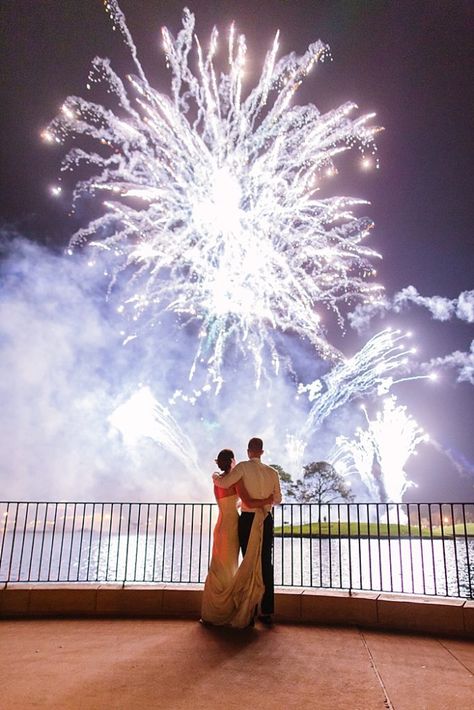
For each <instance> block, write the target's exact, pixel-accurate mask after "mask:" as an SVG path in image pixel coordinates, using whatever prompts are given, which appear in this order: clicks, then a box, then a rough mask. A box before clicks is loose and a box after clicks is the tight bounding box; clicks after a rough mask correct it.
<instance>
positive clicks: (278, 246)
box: [43, 2, 381, 387]
mask: <svg viewBox="0 0 474 710" xmlns="http://www.w3.org/2000/svg"><path fill="white" fill-rule="evenodd" d="M106 8H107V10H108V12H109V14H110V15H111V17H112V20H113V22H114V25H115V26H116V27H117V28H118V29H119V30H120V32H121V34H122V36H123V38H124V40H125V42H126V44H127V45H128V46H129V48H130V50H131V55H132V58H133V61H134V64H135V67H136V70H137V72H138V73H137V75H133V76H132V75H129V76H128V77H127V82H126V83H127V86H126V83H125V82H124V81H123V80H122V79H121V78H120V77H119V76H118V75H117V74H116V73H115V72H114V71H113V69H112V68H111V65H110V61H109V60H108V59H100V58H96V59H95V60H94V62H93V68H92V70H91V75H90V78H89V84H88V88H89V89H92V88H93V85H94V84H95V83H102V84H103V85H105V86H106V88H107V91H108V93H109V94H110V95H111V98H113V99H114V100H115V101H116V107H115V109H114V110H112V109H111V108H107V107H105V106H103V105H101V104H99V103H93V102H92V101H89V100H86V99H83V98H80V97H75V96H72V97H69V98H68V99H67V100H66V101H65V102H64V105H63V107H62V111H61V113H60V115H59V116H58V117H57V118H55V119H54V120H53V121H52V123H51V124H50V126H49V127H48V128H47V129H46V131H45V132H44V134H43V135H44V138H45V140H47V141H50V142H59V143H63V142H65V141H68V140H69V139H70V138H71V137H74V138H77V139H80V141H81V142H82V143H83V144H84V145H90V144H91V141H92V143H93V144H94V146H95V147H94V148H93V149H90V150H86V149H85V148H73V149H72V150H70V152H69V153H68V154H67V156H66V157H65V159H64V161H63V166H62V167H63V169H64V170H75V169H76V168H77V166H79V165H82V164H84V163H85V164H86V165H87V166H89V169H90V170H91V172H92V176H91V177H89V178H86V179H83V180H81V181H80V182H78V183H77V184H76V187H75V190H74V200H75V201H78V200H80V199H81V198H83V197H84V196H93V197H95V198H97V197H101V198H103V204H104V209H103V213H102V214H101V215H100V216H99V217H98V218H96V219H94V220H93V221H91V222H90V224H88V225H87V226H86V227H84V228H82V229H80V230H79V231H78V232H77V233H76V234H75V235H74V237H73V239H72V243H71V246H76V245H84V244H85V243H91V244H93V245H94V246H96V247H97V248H100V249H102V250H104V251H105V252H107V258H108V263H109V267H108V268H109V269H110V273H111V275H112V276H111V289H112V288H113V287H114V284H116V281H117V278H118V277H119V274H120V273H121V272H123V271H124V270H127V277H128V275H129V274H130V278H129V279H128V288H127V294H126V296H125V297H124V303H123V305H122V307H121V310H122V311H123V312H124V314H125V315H126V314H128V315H129V316H130V324H131V326H130V328H131V330H130V332H129V334H128V337H133V336H134V335H135V333H136V332H138V330H139V329H140V328H142V327H145V326H150V325H154V324H157V323H158V324H159V323H160V319H161V318H162V317H163V314H164V313H165V312H172V313H174V314H175V316H176V318H177V321H178V322H179V323H181V324H182V325H185V324H187V323H190V322H194V323H196V324H198V326H199V327H198V328H197V332H198V337H197V344H196V351H195V357H194V363H193V365H192V367H191V376H192V375H193V373H194V371H195V368H196V365H197V364H198V363H202V364H203V365H204V367H205V368H206V370H207V372H208V376H209V377H210V379H211V380H212V381H213V382H214V383H216V385H217V387H219V386H220V383H221V382H222V379H223V359H224V356H225V353H226V352H227V350H228V348H229V346H231V345H232V346H234V347H237V348H240V349H241V350H242V352H244V353H245V354H246V355H250V356H251V358H252V360H253V362H254V364H255V370H256V377H257V381H259V379H260V377H261V374H262V372H263V371H264V370H265V364H264V363H265V362H270V363H271V366H272V367H273V369H275V371H277V370H278V368H279V365H280V362H281V355H280V354H279V353H278V351H277V346H276V343H275V339H274V335H273V334H274V333H275V332H293V333H295V334H296V335H297V336H299V337H304V338H306V339H308V340H309V341H310V343H311V344H312V346H313V347H314V348H315V349H316V351H317V352H318V354H319V355H320V356H322V357H324V358H332V359H338V358H339V356H340V354H339V353H338V352H337V351H336V350H335V349H334V348H333V347H332V346H331V345H330V344H329V343H328V341H327V339H326V336H325V331H324V329H323V326H322V324H321V321H320V315H319V313H318V311H321V309H327V310H329V311H332V312H333V313H335V314H336V316H337V318H338V320H339V322H341V319H342V314H341V310H340V308H341V305H342V303H343V302H347V301H350V300H352V301H359V302H368V301H374V300H377V298H378V297H379V294H380V291H381V289H380V287H379V286H377V285H376V284H374V283H373V281H371V277H372V276H373V275H374V273H375V272H374V269H373V266H372V261H373V260H374V259H375V258H377V257H378V256H379V255H378V254H377V253H376V252H375V251H374V250H373V249H371V248H369V247H367V246H366V245H365V240H366V237H367V236H368V234H369V231H370V229H371V226H372V224H371V222H370V221H369V220H368V219H365V218H361V217H358V216H356V214H355V211H356V210H357V208H358V207H359V206H360V205H361V204H365V203H364V201H363V200H361V199H357V198H351V197H334V196H327V194H326V193H327V190H325V187H324V183H325V181H327V180H329V179H330V176H331V175H333V174H335V172H336V170H337V168H336V164H335V158H336V157H337V156H338V154H340V153H341V152H343V151H346V150H349V149H351V148H353V147H354V146H358V147H359V149H360V150H361V152H362V159H363V161H364V162H363V165H364V168H366V167H367V166H368V165H369V163H370V164H372V165H374V166H375V165H377V160H376V147H375V145H374V140H373V139H374V134H375V133H376V132H377V130H378V129H377V127H376V126H374V125H373V123H372V120H373V114H370V115H358V113H357V106H356V105H355V104H353V103H350V102H349V103H345V104H344V105H342V106H339V107H338V108H336V109H334V110H330V111H328V112H326V113H320V111H318V109H317V108H316V107H315V106H314V105H312V104H308V105H305V106H298V105H296V104H295V103H294V95H295V92H296V91H297V89H298V87H299V86H300V84H301V82H302V81H303V80H304V79H305V78H306V76H307V74H308V73H309V72H310V70H311V69H312V68H313V67H314V66H315V65H317V64H318V63H321V62H323V61H324V60H325V59H328V58H329V56H330V55H329V50H328V47H327V46H326V45H325V44H323V43H322V42H320V41H318V42H315V43H314V44H311V45H310V46H309V48H308V49H307V51H306V52H305V53H304V54H303V55H302V56H296V55H295V54H294V53H292V54H289V55H287V56H285V57H283V58H280V59H277V54H278V33H277V35H276V37H275V40H274V42H273V45H272V46H271V49H270V50H269V51H268V52H267V55H266V57H265V60H264V63H263V69H262V73H261V76H260V79H259V81H258V83H257V84H256V86H255V87H254V88H253V89H252V90H250V91H247V90H245V89H244V86H243V79H244V73H245V66H246V61H247V59H246V42H245V37H244V36H243V35H238V34H237V33H236V31H235V28H234V26H232V27H231V29H230V32H229V36H228V41H227V47H226V59H225V58H224V57H223V56H222V55H221V56H220V57H219V63H220V65H221V66H222V64H223V63H224V62H227V67H226V68H227V71H221V72H218V70H217V68H216V64H217V60H218V32H217V29H216V28H214V30H213V31H212V33H211V37H210V42H209V45H208V48H207V49H206V50H204V49H203V48H202V46H201V44H200V42H199V40H198V38H197V37H196V36H195V34H194V26H195V20H194V16H193V15H192V14H191V13H190V12H189V11H188V10H185V11H184V15H183V27H182V29H181V31H180V32H179V33H178V35H177V36H176V38H175V37H173V36H172V34H171V33H170V32H169V31H168V29H166V28H164V29H163V42H164V50H165V54H166V60H167V65H168V66H169V68H170V70H171V74H172V79H171V95H170V96H167V95H165V94H162V93H159V92H158V91H156V90H155V89H153V88H152V86H151V85H150V84H149V82H148V80H147V78H146V76H145V73H144V71H143V69H142V66H141V64H140V62H139V60H138V58H137V51H136V48H135V45H134V43H133V41H132V38H131V36H130V33H129V31H128V29H127V26H126V24H125V18H124V16H123V14H122V13H121V11H120V9H119V8H118V6H117V4H116V3H115V2H108V3H106ZM192 67H194V69H193V68H192Z"/></svg>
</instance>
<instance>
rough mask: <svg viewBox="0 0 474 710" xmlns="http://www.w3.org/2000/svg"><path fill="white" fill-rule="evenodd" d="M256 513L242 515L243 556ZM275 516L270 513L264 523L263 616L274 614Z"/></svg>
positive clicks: (241, 542) (241, 543) (240, 532)
mask: <svg viewBox="0 0 474 710" xmlns="http://www.w3.org/2000/svg"><path fill="white" fill-rule="evenodd" d="M254 515H255V513H241V514H240V517H239V543H240V549H241V550H242V554H243V555H245V553H246V551H247V545H248V542H249V537H250V530H251V529H252V523H253V518H254ZM272 548H273V516H272V514H271V513H268V515H267V517H266V518H265V520H264V523H263V539H262V577H263V583H264V585H265V591H264V593H263V597H262V602H261V604H260V610H261V613H262V614H265V615H266V614H273V611H274V602H273V597H274V592H273V586H274V583H273V560H272Z"/></svg>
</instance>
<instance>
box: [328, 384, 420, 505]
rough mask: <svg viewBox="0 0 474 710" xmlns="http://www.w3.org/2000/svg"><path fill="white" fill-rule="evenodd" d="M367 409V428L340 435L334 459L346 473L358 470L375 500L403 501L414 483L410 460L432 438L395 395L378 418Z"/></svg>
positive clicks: (384, 404)
mask: <svg viewBox="0 0 474 710" xmlns="http://www.w3.org/2000/svg"><path fill="white" fill-rule="evenodd" d="M363 411H364V413H365V417H366V421H367V425H368V427H367V429H365V430H364V429H361V428H358V429H357V431H356V436H355V438H354V439H353V440H349V439H347V438H346V437H339V438H338V439H337V442H336V443H337V449H336V452H335V454H334V455H333V459H332V460H333V462H334V464H335V466H336V467H338V468H339V469H341V468H342V469H344V471H345V473H347V472H351V471H353V472H357V473H358V474H359V475H360V477H361V480H362V482H363V483H364V484H365V485H366V487H367V488H368V490H369V492H370V493H371V495H372V497H373V499H374V500H381V501H383V502H387V503H393V502H400V501H401V500H402V496H403V494H404V493H405V491H406V489H407V488H408V487H409V486H410V485H413V483H412V482H411V481H409V480H408V478H407V474H406V471H405V466H406V463H407V461H408V459H409V458H410V457H411V456H413V455H414V454H415V453H416V449H417V447H418V446H419V444H420V443H422V442H426V441H428V435H427V434H426V433H425V432H424V431H423V429H421V427H419V426H418V424H417V422H416V421H415V420H414V419H413V417H411V416H410V415H409V414H408V413H407V408H406V407H404V406H401V405H399V404H397V400H396V398H395V397H394V396H391V397H387V398H386V399H385V400H384V402H383V406H382V410H381V411H380V412H378V413H377V415H376V417H375V419H369V416H368V414H367V411H366V410H365V408H363ZM377 470H378V474H377Z"/></svg>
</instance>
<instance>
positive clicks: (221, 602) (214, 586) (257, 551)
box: [201, 495, 266, 628]
mask: <svg viewBox="0 0 474 710" xmlns="http://www.w3.org/2000/svg"><path fill="white" fill-rule="evenodd" d="M238 500H239V499H238V497H237V495H227V496H226V497H223V498H219V499H218V500H217V504H218V506H219V517H218V519H217V523H216V526H215V528H214V540H213V546H212V559H211V564H210V567H209V572H208V575H207V578H206V583H205V585H204V592H203V598H202V612H201V616H202V619H203V620H204V621H206V622H208V623H211V624H215V625H218V626H223V625H229V626H234V627H236V628H245V627H246V626H248V625H249V623H250V621H251V619H252V618H253V614H254V610H255V607H256V605H257V604H259V602H260V600H261V598H262V595H263V591H264V584H263V579H262V563H261V550H262V537H263V521H264V519H265V515H266V511H265V512H264V511H263V510H262V509H261V508H260V509H259V510H258V511H257V512H256V513H255V516H254V519H253V523H252V530H251V532H250V538H249V542H248V546H247V552H246V554H245V557H244V558H243V560H242V562H241V564H240V566H238V559H239V536H238V530H237V526H238V520H239V516H238V513H237V501H238Z"/></svg>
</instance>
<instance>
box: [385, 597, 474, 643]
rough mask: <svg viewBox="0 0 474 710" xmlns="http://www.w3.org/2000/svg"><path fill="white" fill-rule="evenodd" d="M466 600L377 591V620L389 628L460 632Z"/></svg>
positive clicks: (449, 632)
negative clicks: (378, 592)
mask: <svg viewBox="0 0 474 710" xmlns="http://www.w3.org/2000/svg"><path fill="white" fill-rule="evenodd" d="M465 603H466V602H465V601H464V600H463V599H446V598H443V599H439V598H435V597H417V596H411V595H406V596H405V595H401V594H399V595H397V594H380V595H379V597H378V599H377V610H378V621H379V625H380V626H382V627H384V628H388V629H399V630H402V631H423V632H428V633H437V634H448V635H456V636H457V635H462V634H463V633H464V632H465V627H464V613H463V606H464V604H465Z"/></svg>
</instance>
